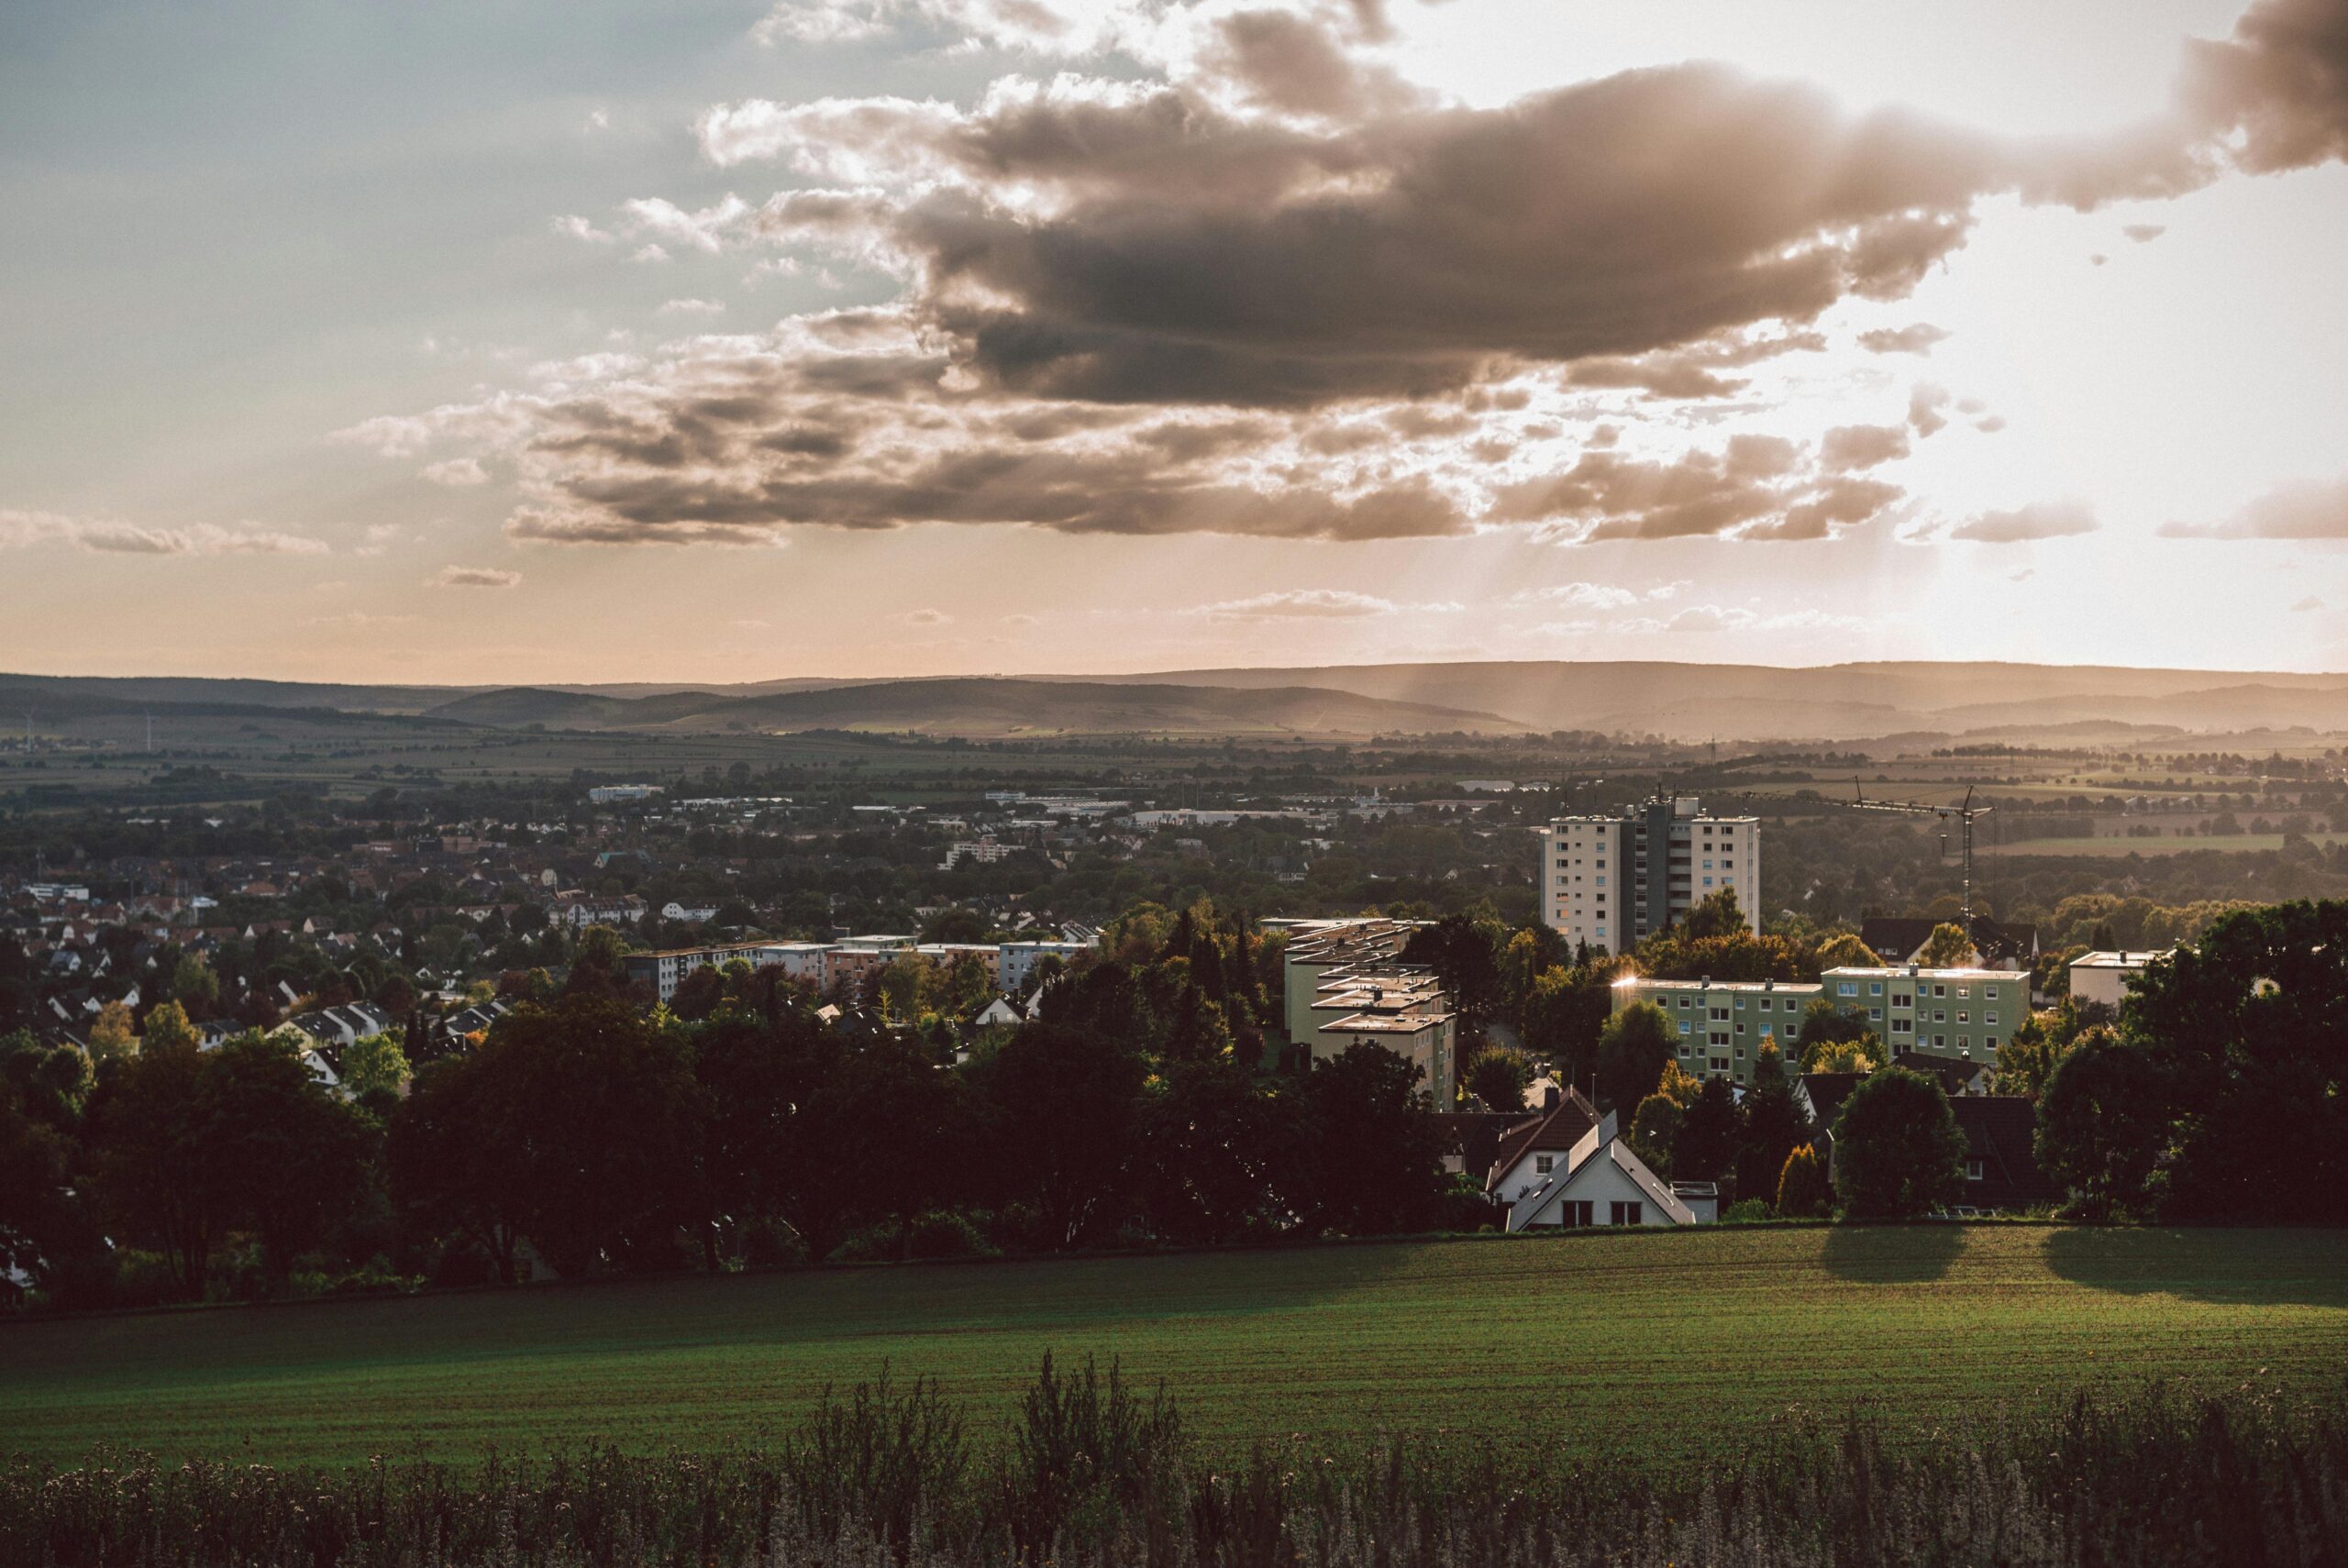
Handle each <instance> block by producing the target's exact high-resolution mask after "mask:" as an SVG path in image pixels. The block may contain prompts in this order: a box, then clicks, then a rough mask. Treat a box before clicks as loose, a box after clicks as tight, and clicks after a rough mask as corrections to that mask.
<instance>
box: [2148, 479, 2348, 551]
mask: <svg viewBox="0 0 2348 1568" xmlns="http://www.w3.org/2000/svg"><path fill="white" fill-rule="evenodd" d="M2160 532H2161V535H2162V536H2164V537H2165V538H2171V539H2348V475H2343V476H2342V478H2340V479H2337V480H2331V481H2330V482H2328V483H2327V482H2322V481H2318V480H2305V481H2301V482H2299V483H2296V484H2287V485H2284V486H2282V487H2280V488H2279V489H2276V490H2272V491H2268V492H2267V493H2266V494H2265V495H2262V496H2260V497H2258V498H2257V499H2256V500H2254V501H2253V502H2250V503H2249V504H2248V505H2246V506H2244V507H2243V508H2242V509H2241V510H2240V511H2238V512H2236V513H2233V515H2232V516H2231V517H2228V518H2225V519H2224V520H2223V521H2221V522H2217V523H2164V524H2162V525H2161V528H2160Z"/></svg>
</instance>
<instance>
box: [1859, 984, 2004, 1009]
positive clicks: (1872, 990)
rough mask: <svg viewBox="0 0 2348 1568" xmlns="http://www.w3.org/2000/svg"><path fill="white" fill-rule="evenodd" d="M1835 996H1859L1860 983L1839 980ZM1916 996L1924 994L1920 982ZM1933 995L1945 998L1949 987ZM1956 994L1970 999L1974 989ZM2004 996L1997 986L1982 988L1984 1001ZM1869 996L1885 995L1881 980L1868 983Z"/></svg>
mask: <svg viewBox="0 0 2348 1568" xmlns="http://www.w3.org/2000/svg"><path fill="white" fill-rule="evenodd" d="M1834 994H1835V995H1836V996H1838V997H1855V996H1857V995H1858V994H1859V982H1858V981H1856V980H1837V981H1835V982H1834ZM1916 994H1917V995H1918V996H1922V995H1923V994H1924V990H1923V986H1922V982H1919V983H1918V985H1917V988H1916ZM1932 994H1933V995H1934V996H1936V997H1944V996H1946V995H1948V987H1947V985H1946V984H1945V983H1941V984H1935V985H1934V986H1933V992H1932ZM1956 994H1957V996H1958V998H1959V999H1963V998H1966V997H1969V996H1971V995H1972V994H1973V988H1972V987H1971V986H1959V987H1957V988H1956ZM2003 994H2004V993H2003V992H2001V991H1999V988H1997V987H1995V986H1984V987H1982V988H1981V999H1982V1000H1983V1001H1989V1002H1993V1001H1997V1000H1999V999H2000V998H2001V997H2002V996H2003ZM1867 995H1869V996H1871V997H1879V996H1881V995H1883V982H1882V981H1881V980H1869V981H1868V982H1867ZM1906 1000H1907V998H1906V997H1904V996H1900V997H1894V998H1892V1001H1893V1003H1894V1004H1895V1005H1897V1004H1899V1003H1902V1002H1905V1001H1906Z"/></svg>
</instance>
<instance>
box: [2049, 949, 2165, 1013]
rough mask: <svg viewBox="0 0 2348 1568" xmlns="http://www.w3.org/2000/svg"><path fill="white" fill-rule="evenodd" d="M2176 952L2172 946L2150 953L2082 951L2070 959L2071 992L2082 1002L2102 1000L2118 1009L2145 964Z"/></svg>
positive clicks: (2109, 1006)
mask: <svg viewBox="0 0 2348 1568" xmlns="http://www.w3.org/2000/svg"><path fill="white" fill-rule="evenodd" d="M2175 952H2176V948H2174V947H2164V948H2160V949H2159V950H2157V951H2151V952H2125V953H2083V954H2081V955H2079V956H2078V957H2077V958H2074V959H2072V960H2071V994H2072V995H2073V996H2075V997H2077V998H2078V999H2079V1000H2081V1001H2092V1002H2101V1003H2102V1004H2103V1005H2104V1006H2106V1007H2108V1008H2110V1009H2112V1010H2114V1011H2117V1010H2119V1007H2120V1004H2121V1002H2122V1001H2125V1000H2126V999H2127V998H2128V987H2129V985H2130V983H2131V982H2132V981H2133V980H2134V979H2135V978H2136V977H2138V976H2140V975H2142V974H2143V972H2144V969H2145V967H2146V966H2148V965H2152V964H2156V963H2158V962H2160V960H2162V959H2164V958H2165V957H2167V956H2168V955H2171V954H2172V953H2175Z"/></svg>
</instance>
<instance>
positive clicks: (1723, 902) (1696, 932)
mask: <svg viewBox="0 0 2348 1568" xmlns="http://www.w3.org/2000/svg"><path fill="white" fill-rule="evenodd" d="M1705 848H1706V849H1707V850H1708V851H1709V850H1710V848H1711V845H1705ZM1679 923H1680V929H1681V930H1682V931H1683V932H1684V933H1686V934H1687V935H1688V936H1689V937H1691V938H1693V939H1694V940H1696V941H1699V942H1700V941H1702V940H1703V939H1705V938H1706V937H1713V936H1735V935H1738V934H1740V933H1749V930H1750V928H1749V927H1748V926H1747V925H1746V924H1745V919H1744V909H1743V908H1742V907H1741V906H1740V905H1739V904H1738V903H1737V901H1736V889H1734V888H1722V889H1721V890H1720V891H1718V892H1716V893H1706V894H1705V895H1704V896H1703V898H1702V899H1700V900H1698V901H1697V903H1696V905H1695V907H1694V908H1693V909H1690V910H1689V911H1688V915H1687V918H1686V919H1684V920H1682V921H1681V922H1679Z"/></svg>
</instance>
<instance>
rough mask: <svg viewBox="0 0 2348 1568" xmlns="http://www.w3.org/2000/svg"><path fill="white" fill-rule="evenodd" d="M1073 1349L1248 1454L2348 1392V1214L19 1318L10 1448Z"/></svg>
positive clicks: (158, 1439)
mask: <svg viewBox="0 0 2348 1568" xmlns="http://www.w3.org/2000/svg"><path fill="white" fill-rule="evenodd" d="M1047 1349H1048V1350H1051V1351H1054V1352H1056V1353H1058V1355H1060V1356H1061V1357H1062V1358H1063V1359H1065V1358H1068V1357H1070V1356H1082V1355H1084V1354H1086V1353H1092V1354H1096V1355H1098V1356H1100V1357H1101V1358H1102V1359H1103V1360H1106V1359H1107V1358H1109V1357H1112V1356H1116V1357H1122V1358H1123V1360H1124V1365H1125V1367H1126V1368H1127V1370H1128V1371H1129V1372H1131V1373H1135V1374H1139V1375H1142V1376H1144V1377H1146V1378H1149V1379H1156V1378H1158V1377H1160V1376H1162V1377H1164V1378H1165V1379H1166V1381H1167V1382H1168V1385H1169V1386H1171V1387H1172V1388H1173V1390H1174V1391H1175V1392H1176V1394H1177V1395H1178V1397H1180V1400H1181V1402H1182V1404H1183V1408H1184V1409H1185V1411H1186V1413H1187V1415H1188V1416H1189V1417H1190V1419H1191V1422H1192V1424H1193V1426H1194V1428H1195V1429H1196V1430H1198V1431H1199V1432H1200V1433H1201V1434H1202V1436H1204V1437H1205V1438H1207V1439H1208V1440H1209V1441H1213V1442H1215V1443H1217V1444H1220V1445H1225V1446H1231V1447H1237V1446H1242V1445H1244V1444H1245V1443H1246V1442H1247V1441H1251V1440H1253V1439H1255V1438H1257V1437H1259V1436H1285V1435H1287V1434H1290V1433H1304V1434H1306V1435H1308V1436H1312V1437H1325V1438H1330V1439H1333V1440H1334V1439H1339V1438H1343V1437H1345V1436H1347V1435H1358V1434H1362V1433H1365V1432H1368V1431H1372V1430H1378V1429H1380V1428H1385V1429H1404V1428H1411V1429H1422V1428H1433V1427H1444V1428H1448V1429H1450V1430H1468V1431H1473V1432H1478V1433H1490V1434H1494V1435H1498V1434H1507V1433H1523V1434H1537V1435H1536V1437H1535V1439H1534V1441H1541V1442H1544V1443H1551V1444H1560V1443H1561V1444H1566V1445H1567V1446H1569V1447H1572V1448H1576V1449H1579V1450H1584V1451H1591V1452H1595V1451H1599V1450H1601V1449H1603V1448H1606V1447H1610V1446H1612V1445H1616V1444H1637V1445H1640V1446H1642V1447H1644V1448H1645V1449H1646V1450H1647V1451H1648V1452H1651V1453H1653V1452H1669V1451H1674V1450H1692V1449H1695V1448H1699V1447H1711V1446H1714V1445H1716V1444H1717V1443H1719V1442H1721V1441H1730V1442H1733V1441H1735V1437H1736V1434H1737V1433H1738V1432H1739V1431H1741V1430H1752V1429H1754V1428H1755V1427H1757V1426H1758V1425H1760V1424H1762V1423H1766V1422H1768V1421H1770V1420H1772V1419H1776V1418H1777V1417H1778V1415H1780V1414H1781V1413H1782V1412H1783V1411H1785V1410H1786V1409H1787V1408H1789V1407H1790V1406H1793V1405H1796V1404H1802V1405H1809V1406H1812V1407H1826V1408H1837V1407H1840V1406H1842V1405H1844V1404H1845V1403H1847V1402H1849V1401H1851V1400H1853V1399H1855V1398H1858V1397H1878V1398H1880V1399H1882V1400H1883V1401H1885V1402H1886V1403H1887V1405H1888V1408H1891V1409H1892V1410H1893V1411H1895V1412H1897V1413H1899V1414H1900V1415H1903V1416H1907V1415H1917V1414H1926V1415H1931V1414H1940V1413H1955V1412H1958V1411H1960V1410H1962V1409H1963V1408H1966V1407H1967V1406H1974V1405H1977V1404H1980V1403H1982V1402H1985V1401H1994V1400H1999V1399H2013V1400H2029V1399H2032V1398H2033V1397H2036V1396H2037V1395H2038V1394H2039V1393H2040V1392H2041V1391H2049V1390H2055V1389H2060V1388H2064V1387H2067V1386H2072V1385H2074V1384H2077V1383H2078V1382H2081V1381H2121V1382H2134V1381H2138V1380H2141V1379H2143V1378H2144V1377H2147V1376H2151V1375H2162V1376H2182V1377H2185V1378H2188V1379H2190V1380H2192V1381H2193V1382H2194V1383H2195V1384H2197V1385H2198V1386H2210V1387H2217V1386H2233V1385H2235V1384H2237V1383H2238V1382H2240V1381H2241V1380H2242V1379H2243V1378H2245V1377H2250V1376H2253V1375H2257V1374H2260V1373H2261V1372H2262V1371H2263V1372H2264V1374H2265V1375H2264V1376H2263V1377H2260V1379H2259V1381H2260V1382H2261V1383H2262V1384H2265V1383H2280V1384H2283V1385H2285V1386H2300V1387H2310V1386H2317V1385H2319V1384H2325V1383H2329V1382H2336V1381H2337V1378H2338V1376H2339V1374H2340V1369H2341V1368H2342V1366H2343V1365H2348V1231H2106V1232H2097V1231H2077V1230H2064V1229H2054V1228H2041V1227H2019V1226H2016V1227H1977V1228H1963V1229H1960V1228H1956V1227H1927V1228H1911V1229H1887V1230H1848V1229H1843V1230H1835V1229H1803V1230H1771V1231H1686V1232H1673V1231H1647V1232H1633V1233H1611V1234H1610V1233H1605V1232H1584V1233H1581V1234H1578V1235H1572V1236H1567V1237H1563V1238H1557V1239H1551V1240H1520V1241H1507V1240H1500V1239H1487V1240H1482V1241H1467V1242H1394V1243H1380V1244H1362V1245H1352V1246H1336V1247H1324V1248H1312V1249H1301V1250H1292V1251H1276V1252H1274V1251H1267V1252H1236V1253H1200V1254H1181V1255H1171V1256H1157V1257H1135V1258H1097V1259H1072V1260H1065V1261H1047V1262H1023V1263H1006V1264H977V1265H949V1266H928V1267H905V1268H879V1269H866V1270H825V1271H815V1272H806V1273H799V1274H780V1275H758V1276H748V1277H733V1278H709V1277H695V1278H686V1279H675V1280H665V1281H652V1282H639V1283H623V1284H613V1285H602V1286H581V1287H571V1288H562V1287H542V1288H537V1289H531V1290H518V1291H505V1292H480V1293H467V1294H461V1295H445V1296H438V1297H414V1298H407V1299H389V1300H373V1301H361V1302H334V1303H317V1304H310V1305H302V1306H288V1307H275V1308H260V1309H217V1310H206V1311H194V1312H169V1313H152V1314H143V1315H126V1316H117V1317H106V1318H87V1319H79V1320H48V1321H27V1322H18V1323H14V1324H8V1325H6V1326H0V1452H27V1453H32V1454H36V1455H39V1456H41V1457H44V1458H50V1459H57V1460H65V1459H71V1458H73V1457H76V1456H79V1455H81V1454H83V1453H84V1452H87V1451H88V1449H89V1448H90V1447H91V1445H93V1444H94V1443H98V1442H102V1441H103V1442H110V1443H116V1444H128V1445H135V1446H143V1447H147V1448H150V1449H152V1450H154V1451H155V1452H159V1453H161V1454H162V1455H164V1456H166V1457H175V1456H184V1455H189V1454H194V1453H219V1454H230V1455H235V1456H238V1457H243V1458H250V1459H253V1460H257V1461H267V1462H272V1463H293V1462H304V1461H309V1462H319V1463H345V1462H351V1461H357V1460H360V1459H362V1458H364V1457H365V1456H366V1455H368V1454H370V1453H375V1452H431V1453H434V1454H437V1455H441V1456H447V1457H458V1458H461V1457H464V1456H468V1455H471V1454H474V1453H477V1452H480V1451H481V1450H482V1448H483V1447H484V1446H485V1445H488V1444H490V1443H496V1444H498V1445H500V1446H503V1447H507V1448H511V1447H514V1446H517V1445H519V1446H540V1447H542V1446H544V1445H546V1444H548V1443H549V1442H555V1441H572V1440H579V1439H583V1438H587V1437H591V1436H604V1437H610V1438H614V1439H616V1440H618V1441H621V1442H623V1443H625V1444H627V1445H630V1446H633V1447H637V1448H655V1447H659V1446H661V1445H664V1444H669V1443H681V1444H707V1443H710V1442H712V1441H719V1440H722V1439H725V1438H728V1437H733V1436H743V1435H750V1434H754V1433H756V1432H757V1431H759V1430H760V1429H761V1428H764V1427H770V1426H772V1425H775V1424H777V1423H779V1422H781V1421H786V1420H788V1419H791V1418H792V1417H793V1416H794V1415H796V1414H797V1413H799V1412H800V1411H802V1410H803V1409H804V1408H805V1407H806V1405H807V1404H808V1402H809V1401H810V1400H812V1399H813V1398H814V1397H815V1396H816V1394H817V1392H818V1391H819V1390H820V1389H821V1388H822V1386H824V1385H825V1383H826V1382H827V1381H829V1382H834V1383H851V1382H853V1381H855V1380H857V1379H859V1378H865V1377H869V1376H871V1375H873V1374H875V1373H876V1372H878V1371H879V1370H880V1369H881V1366H882V1364H884V1363H887V1364H890V1365H891V1366H892V1368H893V1370H894V1372H895V1373H896V1375H898V1376H900V1377H903V1376H910V1375H914V1374H928V1375H935V1376H936V1377H937V1378H939V1379H940V1380H941V1381H942V1383H943V1384H944V1385H945V1386H946V1387H947V1391H948V1392H949V1393H951V1394H953V1395H955V1396H957V1397H962V1398H966V1399H968V1400H969V1401H970V1402H971V1403H972V1404H973V1405H975V1406H977V1407H978V1408H980V1410H981V1411H982V1412H988V1413H991V1411H992V1410H993V1409H994V1408H999V1407H1001V1406H1002V1404H1004V1403H1005V1402H1007V1400H1008V1398H1009V1397H1010V1395H1011V1392H1012V1391H1013V1389H1014V1388H1015V1387H1017V1386H1020V1385H1021V1384H1022V1383H1023V1382H1024V1380H1025V1379H1026V1378H1027V1377H1028V1376H1029V1375H1031V1374H1032V1372H1033V1370H1034V1367H1035V1364H1036V1359H1037V1357H1038V1356H1040V1355H1041V1354H1042V1353H1044V1352H1045V1351H1046V1350H1047Z"/></svg>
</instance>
